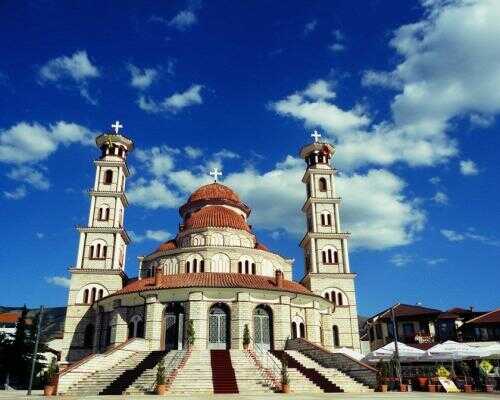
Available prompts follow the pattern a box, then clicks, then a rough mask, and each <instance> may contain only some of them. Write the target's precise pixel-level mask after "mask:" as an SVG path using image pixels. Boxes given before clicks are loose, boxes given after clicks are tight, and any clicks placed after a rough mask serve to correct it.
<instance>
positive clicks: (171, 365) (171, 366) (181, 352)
mask: <svg viewBox="0 0 500 400" xmlns="http://www.w3.org/2000/svg"><path fill="white" fill-rule="evenodd" d="M175 351H177V353H176V354H175V355H174V356H173V357H172V358H171V359H170V361H169V363H168V364H167V365H165V372H166V376H165V379H166V378H167V376H168V375H170V374H171V373H172V371H173V370H174V369H175V368H177V367H178V366H179V363H180V361H182V359H183V357H184V355H185V354H186V351H184V350H175ZM168 354H169V353H168V352H167V353H166V354H165V355H164V356H163V358H165V357H168ZM179 359H180V360H179ZM175 362H177V366H175V365H174V363H175ZM157 366H158V364H156V365H155V366H154V367H153V369H154V368H156V367H157ZM155 388H156V377H155V380H154V382H153V384H152V386H150V387H149V391H151V392H152V391H154V390H155Z"/></svg>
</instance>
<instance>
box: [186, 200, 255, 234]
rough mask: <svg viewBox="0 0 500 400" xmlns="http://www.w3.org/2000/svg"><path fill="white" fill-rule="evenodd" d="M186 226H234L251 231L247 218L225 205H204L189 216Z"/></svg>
mask: <svg viewBox="0 0 500 400" xmlns="http://www.w3.org/2000/svg"><path fill="white" fill-rule="evenodd" d="M184 228H185V229H199V228H233V229H241V230H244V231H248V232H250V227H249V226H248V225H247V223H246V222H245V219H244V218H243V217H242V216H241V215H239V214H237V213H235V212H234V211H231V210H230V209H228V208H226V207H224V206H207V207H203V208H202V209H200V210H198V211H196V212H194V213H193V214H192V215H190V216H189V218H187V220H186V223H185V224H184Z"/></svg>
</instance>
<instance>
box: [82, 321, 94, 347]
mask: <svg viewBox="0 0 500 400" xmlns="http://www.w3.org/2000/svg"><path fill="white" fill-rule="evenodd" d="M94 332H95V329H94V325H92V324H88V325H87V326H86V327H85V332H84V334H83V347H85V348H87V349H89V348H92V346H94Z"/></svg>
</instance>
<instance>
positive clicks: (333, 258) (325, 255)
mask: <svg viewBox="0 0 500 400" xmlns="http://www.w3.org/2000/svg"><path fill="white" fill-rule="evenodd" d="M321 260H322V261H323V264H338V263H339V254H338V252H337V250H335V248H332V247H328V248H325V249H323V250H322V251H321Z"/></svg>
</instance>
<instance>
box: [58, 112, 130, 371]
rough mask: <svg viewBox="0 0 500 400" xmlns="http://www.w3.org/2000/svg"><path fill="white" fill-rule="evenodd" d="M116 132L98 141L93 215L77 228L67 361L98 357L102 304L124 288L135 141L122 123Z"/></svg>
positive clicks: (65, 340)
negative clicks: (130, 164)
mask: <svg viewBox="0 0 500 400" xmlns="http://www.w3.org/2000/svg"><path fill="white" fill-rule="evenodd" d="M111 127H112V128H113V132H110V133H104V134H102V135H99V136H98V137H97V138H96V145H97V147H98V148H99V149H100V157H99V158H98V159H97V160H95V161H94V165H95V168H96V172H95V179H94V185H93V187H92V188H91V189H90V190H89V196H90V211H89V217H88V222H87V225H86V226H78V227H77V229H78V232H79V234H80V241H79V245H78V253H77V257H76V263H75V266H74V267H70V273H71V281H70V288H69V296H68V307H67V311H66V321H65V327H64V337H63V346H62V360H63V361H67V362H72V361H74V360H77V359H80V358H81V357H84V356H85V355H87V354H88V353H90V352H92V351H96V350H97V349H98V347H99V345H100V343H98V341H99V338H100V336H99V335H97V332H98V331H99V329H98V328H99V327H98V325H99V318H98V315H99V313H98V312H97V304H96V303H97V301H98V300H100V299H101V298H102V297H105V296H108V295H109V294H112V293H113V292H115V291H117V290H119V289H121V288H122V287H123V281H124V279H125V278H126V275H125V272H124V271H125V255H126V250H127V245H128V244H129V242H130V238H129V236H128V234H127V232H126V230H125V228H124V225H123V221H124V214H125V208H126V207H127V205H128V202H127V197H126V196H125V182H126V179H127V177H128V176H129V175H130V172H129V170H128V167H127V163H126V160H127V155H128V153H129V152H130V151H132V150H133V148H134V144H133V142H132V140H130V139H128V138H127V137H125V136H124V135H123V134H121V133H120V129H121V128H123V126H122V125H121V124H120V122H119V121H116V122H115V123H114V124H113V125H111Z"/></svg>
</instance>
